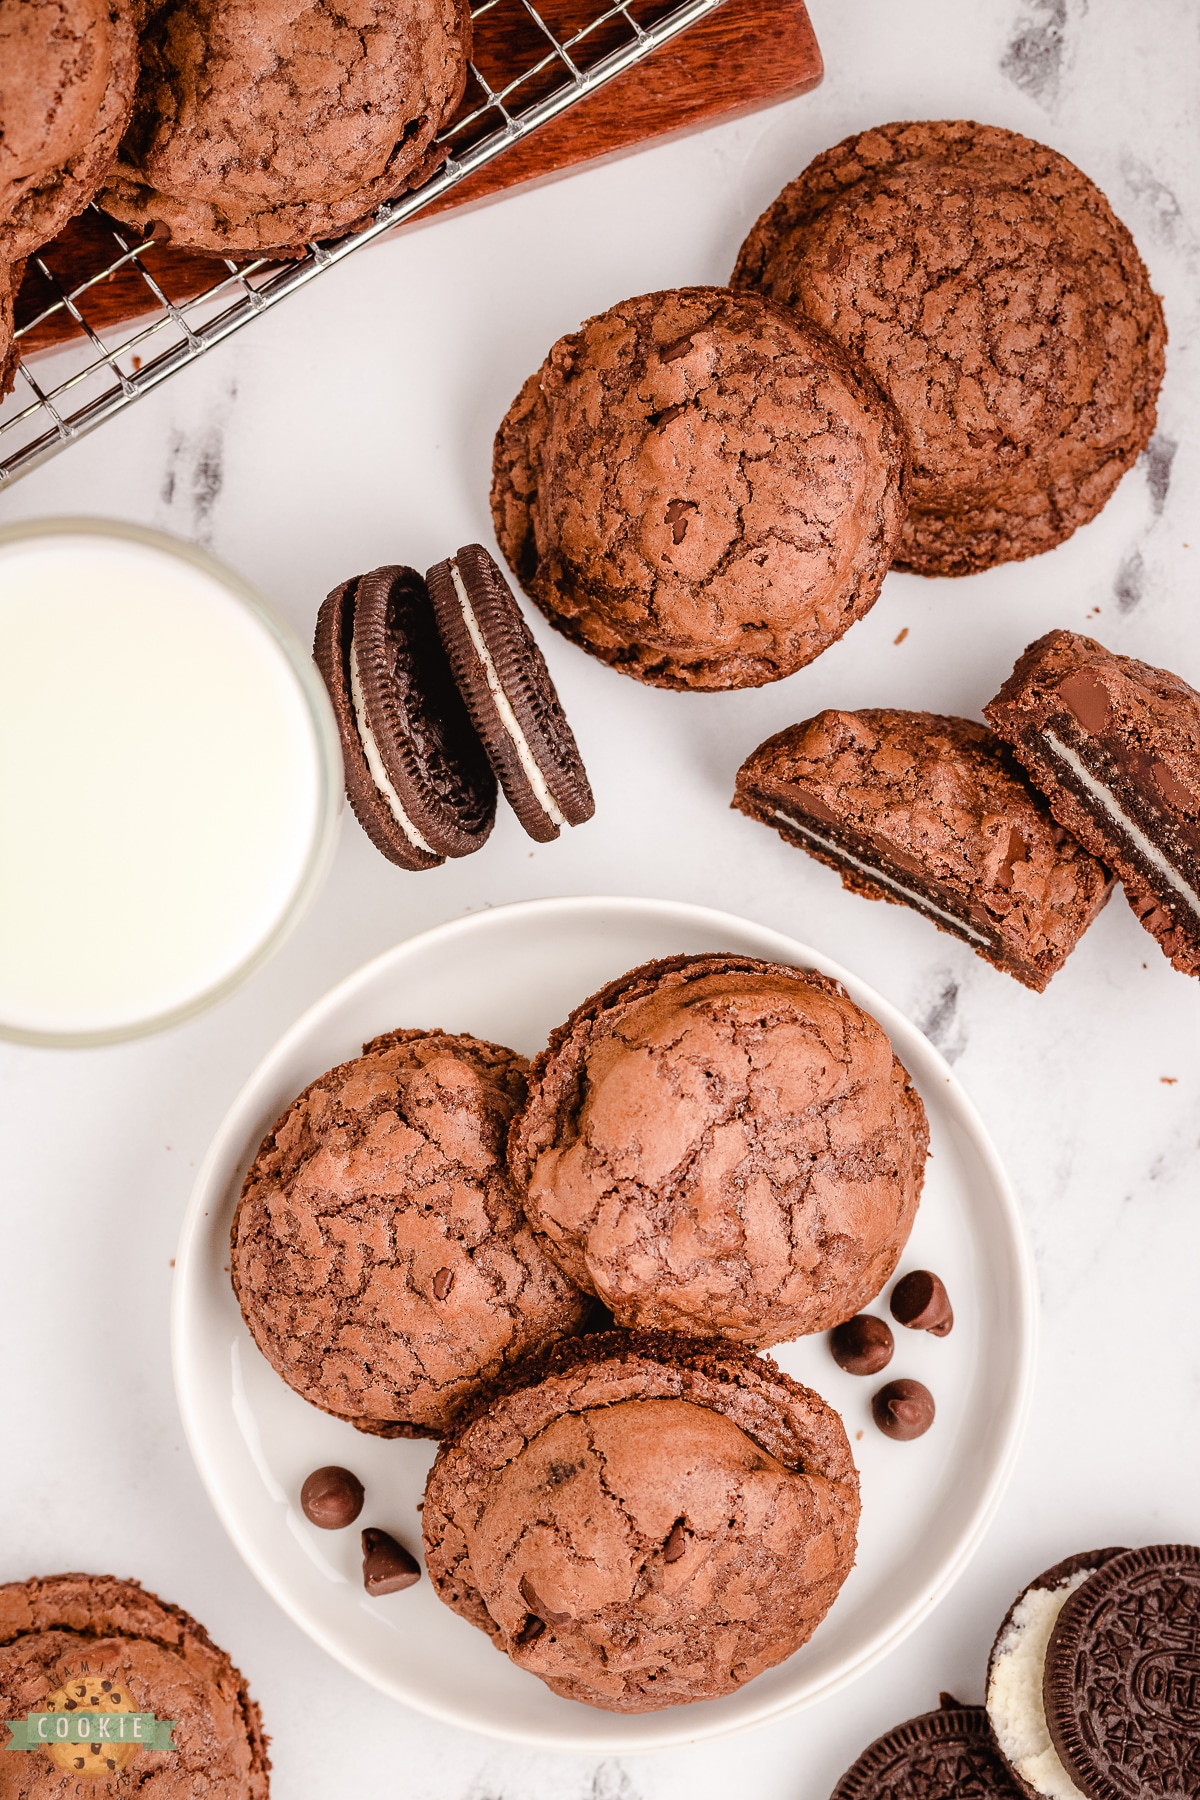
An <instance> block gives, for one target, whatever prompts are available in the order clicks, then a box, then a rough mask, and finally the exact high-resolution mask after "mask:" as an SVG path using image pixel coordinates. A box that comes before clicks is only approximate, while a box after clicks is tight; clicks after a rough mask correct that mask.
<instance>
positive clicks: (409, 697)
mask: <svg viewBox="0 0 1200 1800" xmlns="http://www.w3.org/2000/svg"><path fill="white" fill-rule="evenodd" d="M313 656H314V658H315V660H316V664H317V667H318V668H319V669H320V671H321V674H322V676H323V678H324V681H325V685H326V687H327V688H328V689H329V697H330V699H331V700H332V702H333V710H334V713H335V715H336V717H337V723H338V731H339V733H340V735H341V740H342V761H343V763H344V766H345V773H346V793H347V795H348V796H349V799H350V804H351V806H352V807H353V808H354V812H355V816H356V817H357V819H358V822H359V824H360V825H361V826H362V828H363V830H364V831H365V832H366V834H367V836H368V837H369V838H370V840H371V842H372V843H373V844H374V845H375V847H376V849H378V850H381V851H382V852H383V854H384V856H386V857H387V858H388V859H389V860H390V861H391V862H394V863H396V864H398V866H399V867H400V868H402V869H435V868H437V867H438V866H439V864H441V863H443V862H445V860H446V858H447V857H448V856H469V855H470V853H471V852H472V851H473V850H478V848H479V846H480V845H481V844H482V843H483V842H484V841H485V840H486V838H487V836H488V833H489V832H490V831H491V829H492V826H493V824H494V823H495V818H496V780H495V776H494V775H493V774H492V770H491V766H490V764H489V762H488V758H487V756H486V755H485V754H484V749H483V745H482V744H481V743H480V741H479V737H478V735H477V733H476V731H475V728H474V726H473V725H472V723H471V720H470V717H469V715H468V713H467V709H466V707H465V706H464V704H463V700H462V696H461V695H460V693H459V691H458V688H457V687H456V685H455V681H454V676H453V673H452V671H451V667H450V663H449V661H448V659H447V656H446V652H445V650H444V649H443V647H442V642H441V639H440V637H439V635H438V629H437V624H436V621H435V619H434V614H433V608H432V606H431V605H430V601H429V591H428V589H427V588H426V586H425V583H424V581H423V580H422V579H421V577H420V575H419V574H418V573H417V571H416V570H415V569H408V568H404V567H402V566H400V565H394V566H388V567H386V568H382V569H374V570H372V571H371V573H370V574H369V575H359V576H355V577H354V578H353V579H352V580H350V581H344V582H342V584H341V586H340V587H336V588H334V590H333V592H332V593H331V594H330V595H329V596H328V597H327V598H326V600H325V602H324V604H323V605H322V607H321V610H320V613H319V614H318V615H317V631H316V639H315V642H314V644H313Z"/></svg>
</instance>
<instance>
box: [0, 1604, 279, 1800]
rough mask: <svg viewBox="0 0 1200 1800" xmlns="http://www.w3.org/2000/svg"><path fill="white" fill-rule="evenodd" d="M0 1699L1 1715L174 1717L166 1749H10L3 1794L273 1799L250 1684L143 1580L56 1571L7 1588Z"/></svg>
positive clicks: (0, 1640)
mask: <svg viewBox="0 0 1200 1800" xmlns="http://www.w3.org/2000/svg"><path fill="white" fill-rule="evenodd" d="M0 1706H2V1707H3V1709H4V1710H3V1717H4V1718H5V1719H24V1718H25V1717H26V1716H27V1715H28V1714H29V1713H31V1712H76V1711H81V1710H82V1711H87V1712H96V1713H101V1714H104V1715H107V1716H112V1715H117V1714H121V1713H128V1712H134V1713H142V1714H146V1713H153V1714H154V1716H155V1720H156V1721H158V1720H161V1721H168V1722H170V1723H171V1724H172V1730H171V1733H170V1744H171V1748H170V1749H167V1748H161V1749H158V1748H143V1747H141V1746H135V1745H132V1744H130V1743H123V1744H120V1745H119V1746H118V1745H113V1746H111V1747H109V1746H105V1745H103V1744H101V1745H96V1746H95V1747H94V1748H93V1745H92V1744H91V1743H88V1744H84V1743H77V1744H71V1745H66V1744H64V1745H57V1744H56V1745H55V1746H54V1748H53V1749H52V1750H41V1749H35V1750H28V1751H12V1750H11V1747H10V1752H9V1754H8V1755H6V1756H5V1762H4V1768H3V1773H2V1774H0V1787H2V1789H3V1792H4V1793H5V1795H9V1794H11V1795H13V1796H17V1795H19V1796H20V1800H43V1797H44V1800H51V1796H55V1797H59V1796H62V1795H64V1794H68V1793H69V1794H71V1795H76V1794H83V1793H95V1794H97V1795H100V1796H104V1795H109V1794H114V1793H120V1794H132V1793H147V1794H149V1793H153V1794H154V1795H155V1796H156V1797H157V1796H161V1797H162V1800H177V1797H178V1800H184V1797H185V1796H187V1797H188V1800H192V1797H194V1796H196V1795H200V1794H203V1795H204V1796H206V1800H267V1793H268V1789H269V1780H268V1774H267V1771H268V1770H269V1768H270V1766H271V1765H270V1762H269V1761H268V1758H267V1745H266V1739H265V1738H264V1736H263V1731H262V1720H261V1717H260V1715H259V1710H258V1707H257V1705H256V1704H255V1702H254V1701H253V1700H252V1699H251V1698H250V1695H249V1693H248V1691H247V1688H246V1683H245V1681H244V1680H243V1678H242V1676H241V1675H240V1674H239V1673H238V1671H237V1670H236V1669H235V1668H234V1666H233V1664H232V1663H231V1662H230V1660H229V1658H228V1657H227V1656H226V1655H225V1652H224V1651H223V1650H219V1649H218V1648H217V1646H216V1645H215V1644H214V1643H213V1641H212V1639H211V1638H210V1637H209V1635H208V1633H207V1632H206V1631H205V1629H204V1627H203V1626H202V1625H199V1624H197V1622H196V1620H195V1619H193V1618H191V1617H189V1615H188V1614H187V1613H185V1612H184V1611H183V1609H182V1607H178V1606H171V1605H169V1604H167V1602H165V1601H162V1600H159V1599H158V1598H157V1597H156V1596H155V1595H154V1594H151V1593H148V1592H147V1591H146V1590H145V1589H144V1588H142V1587H140V1586H139V1585H138V1583H137V1582H136V1581H118V1580H116V1579H114V1577H113V1576H111V1575H49V1576H46V1577H44V1578H42V1579H40V1580H33V1581H11V1582H8V1583H7V1584H6V1585H4V1586H2V1587H0ZM110 1729H111V1728H110ZM4 1754H5V1753H4V1752H3V1751H0V1755H4ZM110 1762H111V1764H112V1767H111V1768H110V1767H109V1764H110ZM80 1765H82V1766H80ZM93 1765H95V1766H93Z"/></svg>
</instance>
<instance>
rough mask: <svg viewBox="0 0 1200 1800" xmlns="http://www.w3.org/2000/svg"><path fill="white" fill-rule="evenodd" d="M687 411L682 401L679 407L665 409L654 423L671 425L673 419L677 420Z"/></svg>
mask: <svg viewBox="0 0 1200 1800" xmlns="http://www.w3.org/2000/svg"><path fill="white" fill-rule="evenodd" d="M686 410H687V409H686V407H685V405H684V403H683V402H682V401H680V403H679V405H678V406H667V407H664V408H663V410H662V412H660V413H659V414H658V415H657V416H656V418H655V420H654V423H655V424H656V425H669V424H670V423H671V420H672V419H677V418H678V417H679V415H680V413H681V412H685V411H686Z"/></svg>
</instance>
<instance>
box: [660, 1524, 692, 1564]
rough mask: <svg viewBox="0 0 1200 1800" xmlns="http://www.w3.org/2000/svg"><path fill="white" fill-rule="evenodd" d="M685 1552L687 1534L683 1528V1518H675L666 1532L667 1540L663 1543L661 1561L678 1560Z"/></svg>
mask: <svg viewBox="0 0 1200 1800" xmlns="http://www.w3.org/2000/svg"><path fill="white" fill-rule="evenodd" d="M686 1552H687V1536H686V1534H685V1532H684V1529H683V1520H682V1519H676V1521H675V1523H674V1524H673V1525H672V1527H671V1529H670V1531H669V1532H668V1533H667V1541H666V1543H665V1544H664V1545H663V1561H664V1562H669V1563H670V1562H678V1561H679V1559H680V1557H681V1556H683V1555H685V1554H686Z"/></svg>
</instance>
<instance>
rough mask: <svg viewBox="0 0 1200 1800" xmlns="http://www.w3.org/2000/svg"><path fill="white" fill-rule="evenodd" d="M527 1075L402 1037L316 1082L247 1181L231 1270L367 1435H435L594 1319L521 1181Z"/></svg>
mask: <svg viewBox="0 0 1200 1800" xmlns="http://www.w3.org/2000/svg"><path fill="white" fill-rule="evenodd" d="M525 1069H526V1064H525V1061H524V1059H523V1058H522V1057H519V1056H518V1055H517V1054H516V1053H515V1051H512V1050H506V1049H503V1048H502V1047H500V1046H499V1045H496V1044H486V1043H482V1042H481V1041H480V1040H479V1039H477V1038H471V1037H452V1036H448V1035H446V1034H444V1033H442V1032H422V1031H396V1032H390V1033H388V1034H387V1035H386V1036H384V1037H381V1038H376V1039H375V1040H374V1041H373V1042H372V1043H370V1044H368V1045H367V1046H366V1050H365V1052H364V1054H363V1055H362V1056H361V1057H358V1058H356V1060H355V1061H353V1062H349V1063H342V1064H341V1065H340V1066H339V1067H338V1068H336V1069H331V1070H330V1071H329V1073H328V1074H327V1075H322V1076H321V1077H320V1079H319V1080H317V1081H314V1082H313V1083H312V1084H311V1086H309V1087H307V1088H305V1090H304V1092H303V1093H302V1094H301V1095H300V1096H299V1098H298V1099H297V1100H295V1101H294V1102H293V1103H292V1105H291V1106H290V1107H289V1108H288V1110H287V1112H285V1113H284V1115H283V1117H282V1118H281V1119H280V1120H279V1122H278V1123H277V1124H276V1125H275V1126H274V1128H273V1129H272V1131H271V1132H270V1134H269V1135H268V1137H267V1138H266V1139H265V1141H264V1143H263V1145H262V1148H261V1149H260V1151H259V1153H258V1156H257V1158H256V1159H255V1162H254V1164H253V1166H252V1168H251V1170H250V1173H249V1174H248V1175H247V1177H246V1183H245V1187H244V1188H243V1191H242V1198H241V1201H240V1203H239V1206H238V1210H237V1215H236V1217H235V1219H234V1224H233V1233H232V1250H233V1256H232V1275H233V1285H234V1289H235V1291H236V1293H237V1296H238V1300H239V1303H240V1305H241V1308H242V1313H243V1316H244V1317H245V1320H246V1323H247V1325H248V1326H249V1328H250V1331H251V1333H252V1335H253V1337H254V1341H255V1343H256V1344H257V1345H258V1347H259V1349H260V1350H261V1351H262V1352H263V1354H264V1356H266V1357H267V1359H268V1360H269V1361H270V1362H271V1364H272V1365H273V1367H274V1368H275V1369H277V1370H278V1372H279V1374H280V1375H282V1376H283V1378H284V1380H285V1381H286V1382H288V1383H289V1385H290V1386H292V1387H293V1388H295V1389H296V1391H297V1393H299V1394H302V1395H303V1396H304V1398H305V1399H306V1400H310V1401H312V1402H313V1404H314V1405H316V1406H320V1407H322V1408H324V1410H325V1411H327V1412H332V1413H336V1414H337V1415H338V1416H339V1417H341V1418H345V1419H349V1420H350V1421H351V1423H352V1424H354V1425H357V1426H358V1427H359V1428H360V1430H363V1431H371V1432H375V1433H377V1434H379V1435H382V1436H399V1435H404V1436H411V1435H430V1434H432V1435H436V1434H437V1433H438V1432H439V1431H441V1430H442V1429H443V1428H444V1426H445V1425H446V1424H447V1422H448V1421H449V1420H450V1419H451V1418H452V1417H453V1416H454V1414H455V1413H456V1412H457V1411H458V1409H459V1408H460V1407H461V1406H462V1405H463V1403H464V1401H466V1400H467V1399H469V1398H470V1397H471V1396H472V1395H473V1394H474V1393H475V1392H476V1391H477V1389H478V1387H479V1386H480V1384H481V1383H482V1382H483V1381H485V1380H487V1379H489V1378H490V1377H492V1376H494V1375H495V1374H496V1373H497V1372H498V1371H499V1370H500V1369H502V1368H503V1367H504V1365H505V1364H506V1363H508V1362H510V1361H512V1360H514V1359H515V1358H517V1357H520V1356H523V1355H526V1354H528V1353H529V1352H530V1351H533V1350H537V1349H541V1348H542V1347H543V1346H544V1345H545V1344H547V1343H548V1342H550V1341H551V1340H552V1339H554V1338H555V1337H558V1336H560V1335H561V1334H562V1333H564V1332H568V1331H573V1330H575V1329H576V1328H577V1327H578V1325H579V1324H580V1323H581V1321H582V1319H583V1316H584V1311H585V1307H586V1304H587V1303H586V1301H585V1300H584V1298H583V1296H581V1295H580V1294H579V1293H577V1292H576V1290H575V1289H574V1288H573V1287H572V1286H571V1284H570V1283H569V1282H568V1281H567V1280H566V1279H565V1278H564V1277H563V1275H562V1274H561V1273H560V1272H559V1270H558V1269H557V1268H556V1267H555V1265H554V1264H553V1263H552V1262H551V1260H550V1258H549V1257H548V1256H546V1254H545V1252H544V1251H543V1250H542V1249H541V1247H540V1246H539V1244H538V1243H537V1241H536V1239H535V1238H534V1235H533V1233H532V1232H531V1231H530V1229H529V1227H528V1226H527V1225H526V1223H525V1221H524V1219H523V1218H522V1216H521V1213H520V1209H519V1208H518V1206H517V1204H516V1202H515V1200H514V1198H513V1195H512V1193H511V1191H510V1189H509V1185H508V1179H507V1175H506V1171H505V1166H504V1140H505V1134H506V1132H507V1130H508V1125H509V1121H510V1119H511V1118H512V1115H513V1113H514V1112H515V1110H516V1108H517V1106H518V1105H519V1103H520V1102H521V1100H522V1099H523V1098H524V1095H525Z"/></svg>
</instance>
